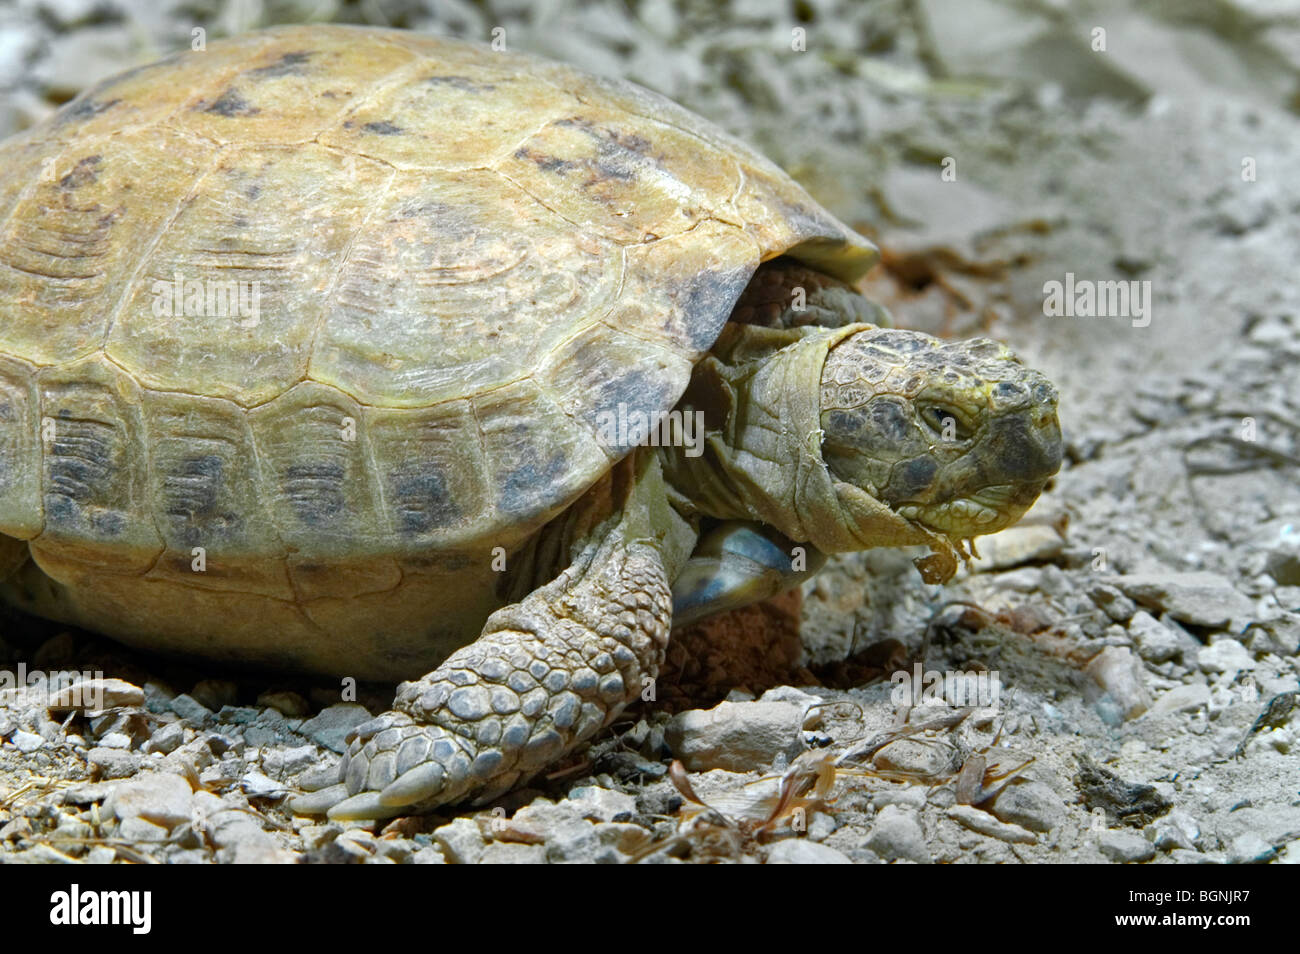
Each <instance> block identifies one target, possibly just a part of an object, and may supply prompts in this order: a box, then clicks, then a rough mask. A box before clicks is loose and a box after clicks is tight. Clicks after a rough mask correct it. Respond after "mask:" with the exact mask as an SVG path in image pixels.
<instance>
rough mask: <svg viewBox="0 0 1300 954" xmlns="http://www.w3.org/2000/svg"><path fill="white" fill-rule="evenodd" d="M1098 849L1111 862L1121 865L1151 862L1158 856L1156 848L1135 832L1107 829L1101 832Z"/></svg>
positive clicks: (1098, 835)
mask: <svg viewBox="0 0 1300 954" xmlns="http://www.w3.org/2000/svg"><path fill="white" fill-rule="evenodd" d="M1097 848H1098V849H1099V850H1100V851H1101V853H1102V854H1103V855H1105V856H1106V857H1107V858H1109V859H1110V860H1111V861H1114V862H1117V863H1119V864H1131V863H1134V862H1140V861H1150V860H1151V859H1152V858H1154V857H1155V856H1156V849H1155V846H1154V845H1153V844H1151V842H1149V841H1147V840H1146V838H1144V837H1143V836H1142V835H1140V834H1138V833H1137V832H1135V831H1115V830H1112V829H1107V830H1106V831H1103V832H1099V833H1098V834H1097Z"/></svg>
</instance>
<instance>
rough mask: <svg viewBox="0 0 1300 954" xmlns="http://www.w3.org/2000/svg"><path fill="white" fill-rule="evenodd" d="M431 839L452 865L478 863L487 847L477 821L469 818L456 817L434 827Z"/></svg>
mask: <svg viewBox="0 0 1300 954" xmlns="http://www.w3.org/2000/svg"><path fill="white" fill-rule="evenodd" d="M433 840H434V842H435V843H436V844H437V845H438V847H439V848H440V849H442V854H443V856H444V858H445V859H446V861H447V863H448V864H452V865H476V864H478V860H479V858H481V857H482V856H483V851H484V849H485V848H486V847H487V845H486V843H485V842H484V840H483V833H482V832H481V831H479V827H478V823H477V822H476V821H474V820H473V819H471V818H457V819H454V820H453V821H452V822H451V823H450V824H447V825H443V826H442V827H441V828H438V829H435V830H434V832H433ZM417 854H418V852H417Z"/></svg>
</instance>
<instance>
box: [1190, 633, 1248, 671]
mask: <svg viewBox="0 0 1300 954" xmlns="http://www.w3.org/2000/svg"><path fill="white" fill-rule="evenodd" d="M1196 664H1197V665H1198V666H1200V668H1201V671H1202V672H1209V673H1227V674H1228V675H1230V676H1231V675H1236V674H1237V673H1238V672H1241V671H1242V670H1250V669H1254V668H1255V658H1254V657H1253V656H1251V654H1250V651H1249V650H1248V649H1246V647H1245V646H1243V645H1242V644H1241V643H1239V642H1237V640H1235V639H1216V640H1215V641H1214V643H1213V644H1212V645H1210V646H1206V647H1205V648H1204V649H1202V650H1201V651H1200V652H1199V653H1198V654H1197V656H1196Z"/></svg>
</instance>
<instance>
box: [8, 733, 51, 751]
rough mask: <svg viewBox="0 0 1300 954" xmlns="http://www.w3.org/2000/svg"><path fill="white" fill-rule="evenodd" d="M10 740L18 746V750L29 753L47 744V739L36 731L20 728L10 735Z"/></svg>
mask: <svg viewBox="0 0 1300 954" xmlns="http://www.w3.org/2000/svg"><path fill="white" fill-rule="evenodd" d="M9 741H10V742H12V743H13V744H14V745H15V746H17V747H18V751H19V752H22V753H23V754H24V755H29V754H31V753H32V752H35V751H36V750H37V749H39V748H42V747H43V746H44V745H45V740H44V739H43V738H41V737H40V736H39V735H37V734H36V733H35V732H28V731H26V730H24V729H19V730H18V731H17V732H15V733H14V734H13V735H11V736H10V737H9Z"/></svg>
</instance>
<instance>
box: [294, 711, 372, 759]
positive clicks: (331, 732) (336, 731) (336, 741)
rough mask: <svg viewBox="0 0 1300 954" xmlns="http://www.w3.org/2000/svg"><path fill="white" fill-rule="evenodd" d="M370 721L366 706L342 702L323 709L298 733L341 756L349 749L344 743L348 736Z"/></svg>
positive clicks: (303, 725) (304, 724) (305, 723)
mask: <svg viewBox="0 0 1300 954" xmlns="http://www.w3.org/2000/svg"><path fill="white" fill-rule="evenodd" d="M368 721H370V713H369V712H368V711H366V707H365V706H360V705H357V704H356V703H355V702H340V703H337V704H335V705H332V706H330V707H329V708H328V709H322V710H321V711H320V712H319V713H318V714H317V715H316V716H315V717H313V718H311V719H308V720H307V721H306V722H304V723H303V724H302V726H301V727H300V728H299V729H298V731H299V732H301V733H302V734H303V735H305V736H306V737H307V738H309V739H311V740H312V741H313V742H316V743H317V744H319V745H323V746H324V747H325V748H327V749H331V750H333V751H335V752H338V753H340V754H341V753H342V752H343V751H344V750H345V749H347V743H346V742H344V741H343V740H344V739H345V738H346V737H347V734H348V733H349V732H351V731H352V730H353V729H355V728H356V727H357V726H359V725H360V724H361V723H363V722H368Z"/></svg>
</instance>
